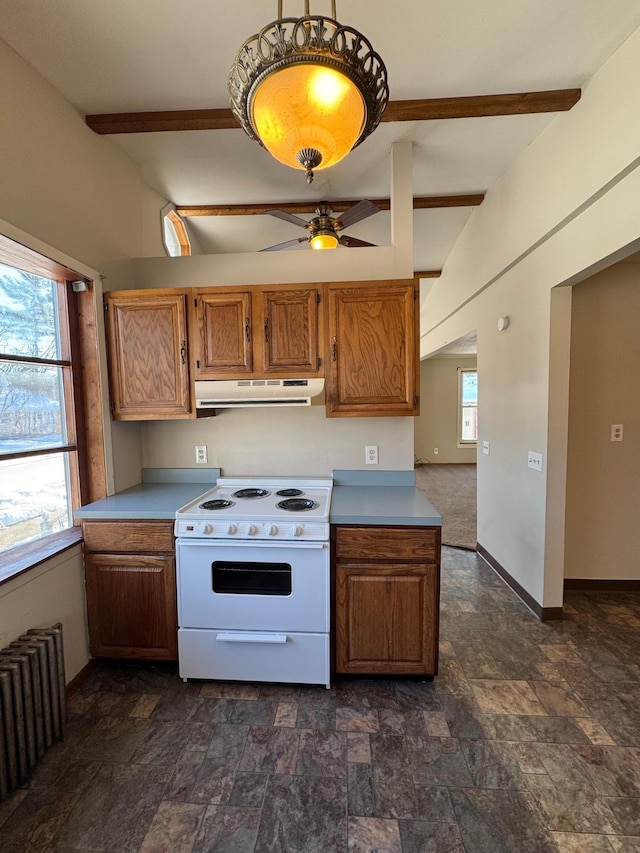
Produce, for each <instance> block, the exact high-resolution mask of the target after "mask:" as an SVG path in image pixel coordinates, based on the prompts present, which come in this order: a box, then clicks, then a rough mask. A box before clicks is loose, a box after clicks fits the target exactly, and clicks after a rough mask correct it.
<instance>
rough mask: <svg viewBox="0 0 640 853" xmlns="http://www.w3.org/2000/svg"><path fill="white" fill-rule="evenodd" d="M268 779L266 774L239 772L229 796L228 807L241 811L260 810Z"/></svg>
mask: <svg viewBox="0 0 640 853" xmlns="http://www.w3.org/2000/svg"><path fill="white" fill-rule="evenodd" d="M268 779H269V777H268V776H267V774H266V773H244V772H242V771H240V770H239V771H238V772H237V773H236V778H235V781H234V783H233V789H232V791H231V795H230V796H229V805H230V806H240V807H241V808H243V809H260V808H262V804H263V802H264V792H265V789H266V787H267V781H268Z"/></svg>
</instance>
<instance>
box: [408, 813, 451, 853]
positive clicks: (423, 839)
mask: <svg viewBox="0 0 640 853" xmlns="http://www.w3.org/2000/svg"><path fill="white" fill-rule="evenodd" d="M398 824H399V828H400V841H401V843H402V853H465V849H464V847H463V845H462V838H461V837H460V831H459V830H458V827H457V826H456V825H455V824H452V823H431V822H428V821H424V820H400V821H398Z"/></svg>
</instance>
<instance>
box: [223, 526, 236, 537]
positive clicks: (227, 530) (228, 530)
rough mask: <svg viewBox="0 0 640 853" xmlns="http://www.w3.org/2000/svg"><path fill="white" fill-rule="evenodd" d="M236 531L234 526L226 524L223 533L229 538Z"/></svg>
mask: <svg viewBox="0 0 640 853" xmlns="http://www.w3.org/2000/svg"><path fill="white" fill-rule="evenodd" d="M237 529H238V528H237V527H236V525H235V524H227V526H226V527H225V530H224V532H225V533H227V534H229V535H230V536H233V534H234V533H235V532H236V530H237Z"/></svg>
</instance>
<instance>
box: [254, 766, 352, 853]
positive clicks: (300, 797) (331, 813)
mask: <svg viewBox="0 0 640 853" xmlns="http://www.w3.org/2000/svg"><path fill="white" fill-rule="evenodd" d="M346 806H347V783H346V779H318V778H313V777H311V776H271V777H270V779H269V781H268V783H267V791H266V794H265V801H264V806H263V808H262V818H261V820H260V827H259V829H258V838H257V840H256V845H255V853H273V851H278V853H302V851H304V853H327V851H334V850H335V851H336V853H337V851H340V850H345V849H346V842H347V822H346Z"/></svg>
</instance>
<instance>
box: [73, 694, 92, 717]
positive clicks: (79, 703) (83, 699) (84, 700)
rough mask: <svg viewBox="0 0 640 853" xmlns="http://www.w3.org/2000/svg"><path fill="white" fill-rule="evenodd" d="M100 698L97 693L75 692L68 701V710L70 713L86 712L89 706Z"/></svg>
mask: <svg viewBox="0 0 640 853" xmlns="http://www.w3.org/2000/svg"><path fill="white" fill-rule="evenodd" d="M97 698H98V694H97V693H89V694H88V695H85V694H83V693H74V694H73V696H71V697H70V698H69V699H68V701H67V712H68V713H69V714H86V713H87V711H88V710H89V708H91V706H92V705H93V703H94V702H95V701H96V699H97Z"/></svg>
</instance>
